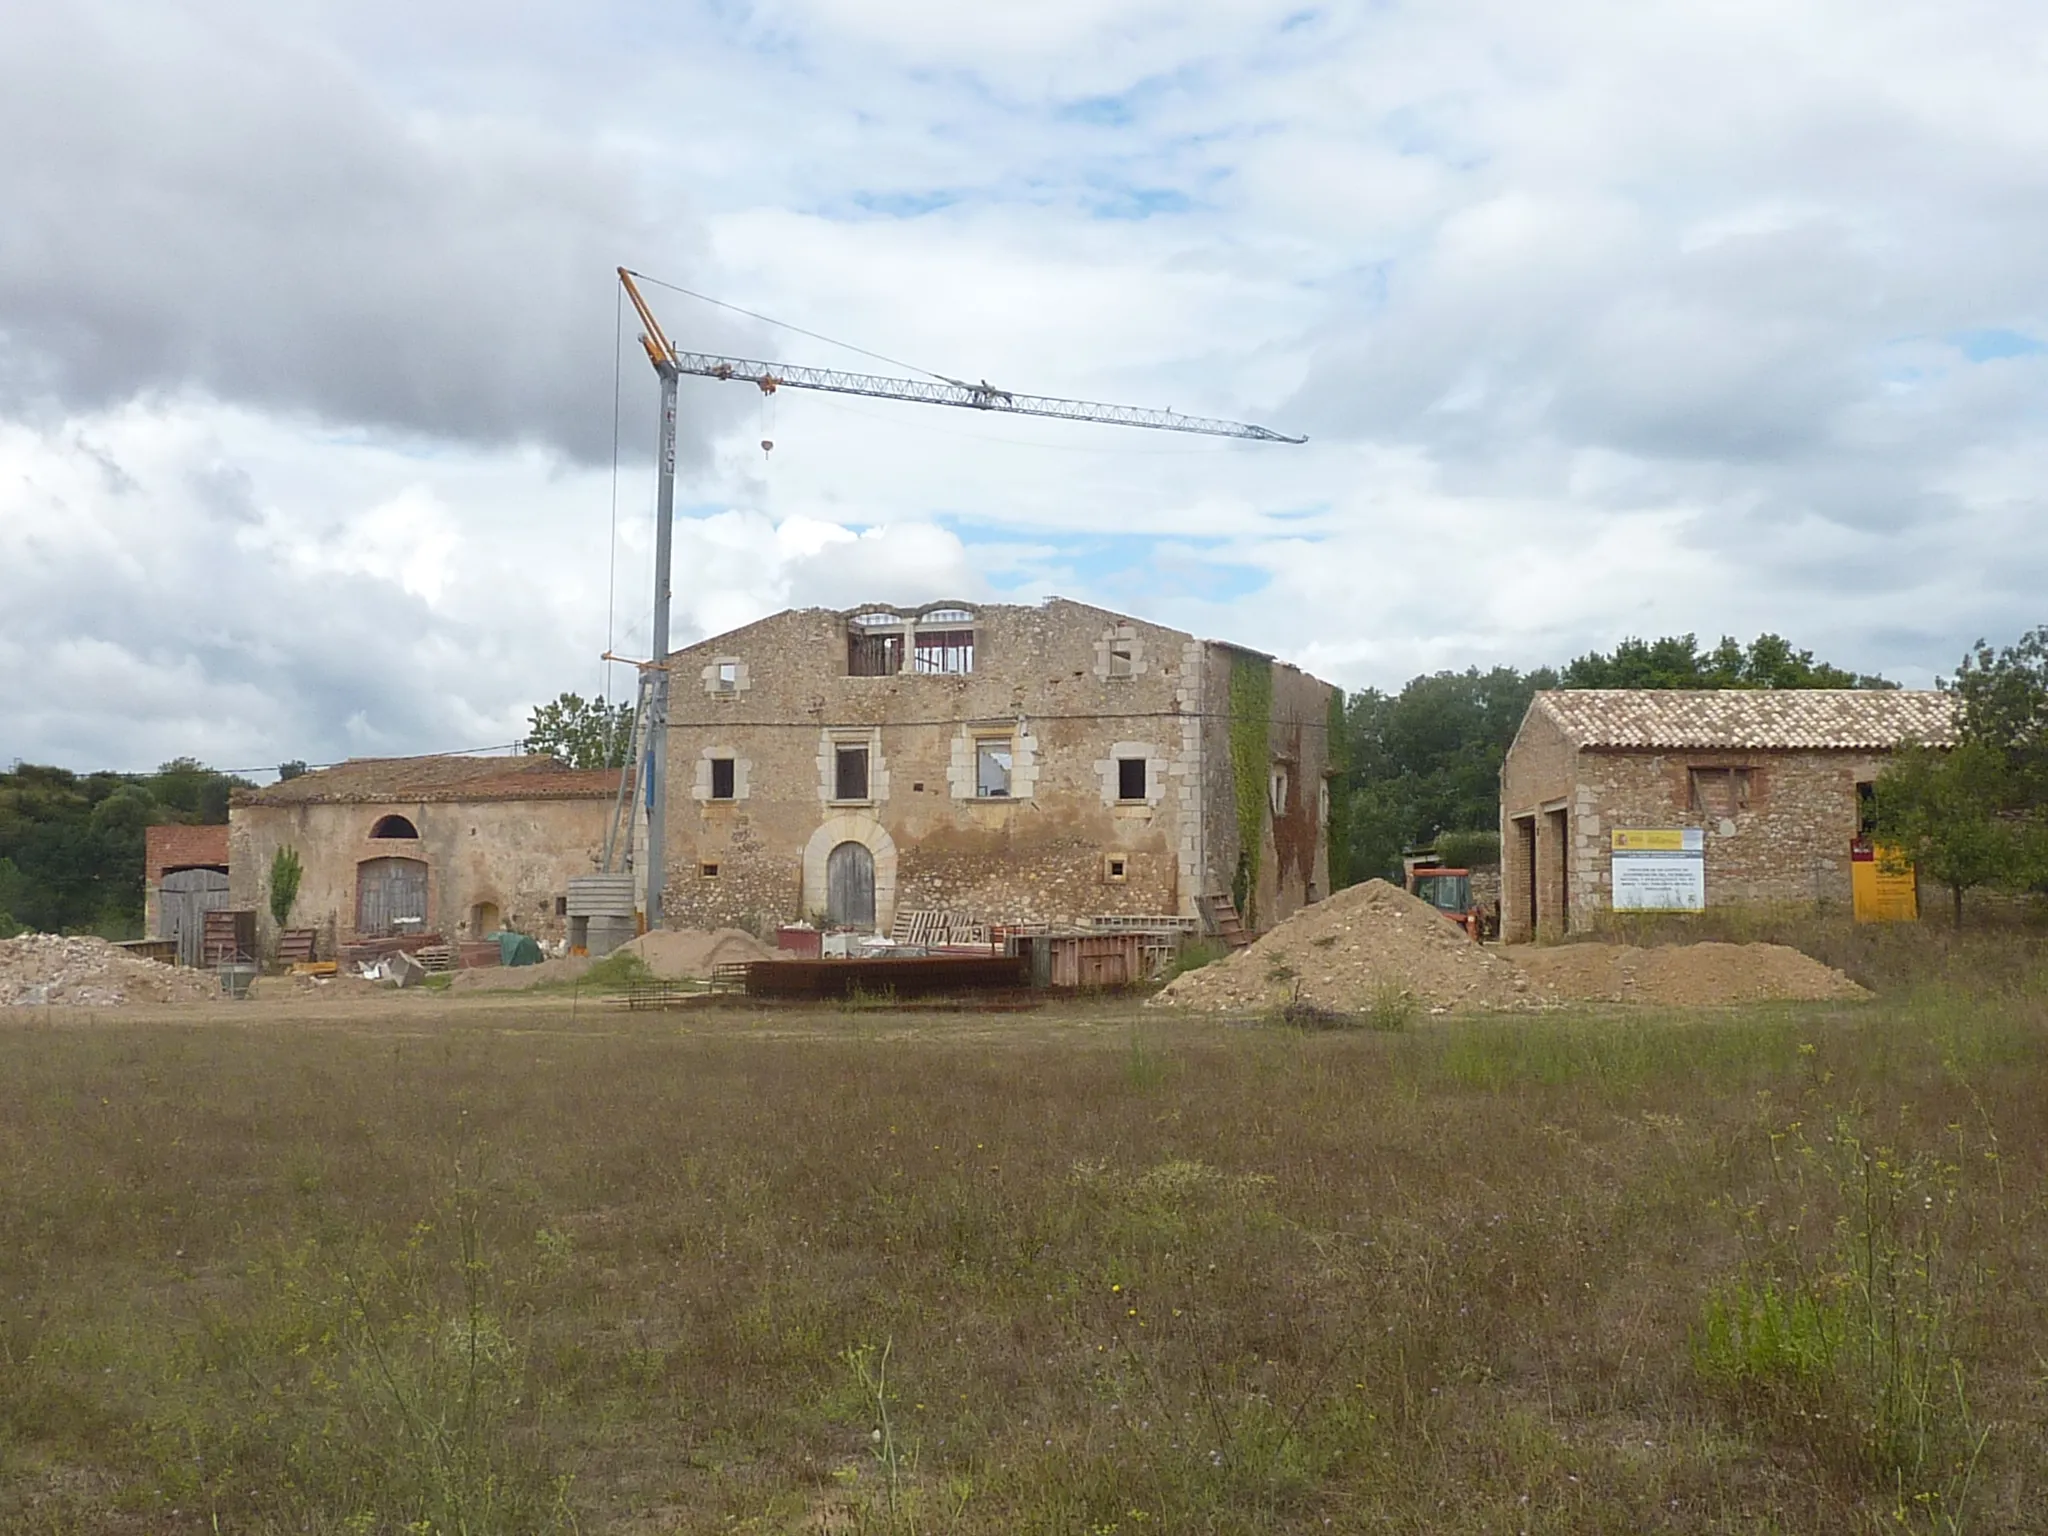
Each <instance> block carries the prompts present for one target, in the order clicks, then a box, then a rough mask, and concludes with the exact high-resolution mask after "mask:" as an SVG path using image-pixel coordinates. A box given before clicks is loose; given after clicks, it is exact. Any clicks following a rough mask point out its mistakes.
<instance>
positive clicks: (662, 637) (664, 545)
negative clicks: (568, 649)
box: [619, 267, 1308, 928]
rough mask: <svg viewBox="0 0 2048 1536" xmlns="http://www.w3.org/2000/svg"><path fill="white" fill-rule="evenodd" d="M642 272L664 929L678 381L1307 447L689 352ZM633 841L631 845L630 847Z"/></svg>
mask: <svg viewBox="0 0 2048 1536" xmlns="http://www.w3.org/2000/svg"><path fill="white" fill-rule="evenodd" d="M636 275H637V274H635V273H633V272H632V271H629V270H628V269H627V268H625V267H620V268H619V282H620V284H621V286H623V287H624V289H625V291H626V297H627V298H628V299H629V300H631V302H632V305H633V309H634V312H635V313H636V314H638V315H639V317H640V325H641V333H640V345H641V346H642V347H643V348H645V349H646V352H647V360H648V361H649V362H650V363H652V364H653V365H654V372H655V375H656V377H657V378H658V379H659V380H660V382H661V429H660V430H661V436H660V444H659V447H658V450H657V457H656V469H657V478H656V492H655V511H654V516H655V524H654V632H653V634H652V636H651V637H650V639H651V642H652V652H651V657H650V660H649V661H648V663H647V665H648V666H649V667H650V668H651V669H652V670H651V672H650V675H649V676H648V678H647V685H646V687H645V688H644V689H643V690H642V692H643V694H644V697H645V699H646V720H645V730H644V732H635V734H636V735H638V736H640V738H641V739H642V740H643V741H645V742H646V743H647V746H646V751H645V756H644V757H643V759H642V763H641V771H640V788H641V793H642V794H643V795H645V797H646V801H647V926H648V927H649V928H658V927H660V926H661V902H662V887H663V886H664V885H665V884H666V883H667V863H666V860H665V858H664V844H665V841H666V832H667V821H668V745H667V739H668V689H669V675H668V628H669V603H670V598H671V596H672V579H671V576H670V572H669V560H670V557H671V554H672V551H673V549H674V535H675V489H676V486H675V482H676V382H677V380H678V379H680V378H681V377H682V376H683V375H685V374H688V375H690V376H691V377H694V378H705V379H723V380H726V381H728V382H732V383H743V384H752V385H754V386H755V387H756V388H757V389H759V390H760V391H761V392H762V393H763V394H773V393H774V392H775V391H776V390H779V389H814V390H823V391H826V392H828V393H831V394H840V395H862V396H866V397H867V398H869V399H874V400H903V401H908V402H910V403H912V404H916V405H947V406H956V407H960V408H962V409H966V410H974V411H997V412H1001V413H1003V414H1005V415H1011V416H1042V417H1048V418H1051V419H1053V420H1056V421H1089V422H1100V423H1103V424H1105V425H1108V426H1119V427H1145V428H1149V429H1150V430H1153V431H1158V432H1192V433H1197V434H1200V435H1202V436H1206V437H1233V438H1239V439H1243V440H1246V441H1250V442H1260V443H1305V442H1307V441H1308V439H1307V438H1305V437H1289V436H1287V435H1286V434H1285V433H1281V432H1275V431H1273V430H1272V429H1271V428H1270V427H1258V426H1252V425H1250V424H1248V423H1246V422H1241V421H1223V420H1219V419H1216V418H1214V417H1208V416H1183V415H1181V414H1180V413H1179V412H1178V411H1155V410H1146V409H1144V408H1142V407H1139V406H1132V405H1104V404H1101V403H1099V402H1096V401H1092V400H1066V399H1062V398H1060V397H1059V396H1057V395H1025V394H1018V393H1016V392H1015V391H1012V390H1007V389H997V388H996V387H995V386H993V385H991V384H990V383H989V382H988V381H987V380H985V379H984V380H982V381H981V382H980V383H978V384H970V383H968V382H966V381H965V380H961V379H946V378H934V379H932V380H929V381H926V380H922V379H904V378H890V377H887V376H885V375H880V374H869V373H847V372H844V371H842V370H839V369H836V368H806V367H798V366H794V365H791V364H786V363H764V362H757V361H755V360H753V359H751V358H744V357H721V356H718V355H717V354H715V353H709V352H685V351H682V350H681V349H679V348H678V347H677V346H676V345H675V344H674V343H673V342H671V341H670V340H669V338H668V333H667V332H666V331H664V330H663V329H662V328H661V322H660V321H659V320H657V319H655V317H654V311H653V309H652V308H650V307H649V306H648V303H647V300H646V299H645V298H644V297H642V295H641V293H640V289H639V286H638V285H637V284H636V283H635V282H634V281H633V279H634V277H635V276H636ZM629 841H630V840H629Z"/></svg>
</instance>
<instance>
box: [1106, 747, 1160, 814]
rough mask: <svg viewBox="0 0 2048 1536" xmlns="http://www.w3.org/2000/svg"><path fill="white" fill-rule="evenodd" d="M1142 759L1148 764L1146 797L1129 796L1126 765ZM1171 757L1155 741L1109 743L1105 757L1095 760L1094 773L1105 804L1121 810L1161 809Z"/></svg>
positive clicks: (1146, 768)
mask: <svg viewBox="0 0 2048 1536" xmlns="http://www.w3.org/2000/svg"><path fill="white" fill-rule="evenodd" d="M1134 758H1142V759H1143V760H1144V763H1145V795H1144V798H1143V799H1138V798H1136V797H1128V798H1127V797H1126V796H1125V795H1124V793H1123V785H1122V782H1121V780H1122V772H1123V764H1124V763H1126V762H1128V761H1130V760H1132V759H1134ZM1168 761H1169V759H1168V758H1167V755H1166V753H1165V752H1164V751H1162V750H1161V749H1160V747H1159V745H1158V743H1156V742H1150V741H1118V742H1112V743H1111V744H1110V748H1109V753H1108V755H1107V756H1106V757H1101V758H1098V759H1096V762H1095V772H1096V775H1097V778H1098V780H1099V783H1100V786H1101V793H1102V803H1103V804H1104V805H1107V806H1110V807H1113V808H1115V809H1119V810H1127V811H1138V810H1142V811H1145V812H1146V813H1148V814H1149V813H1150V812H1152V811H1155V810H1157V809H1158V807H1159V804H1160V802H1161V801H1163V800H1164V799H1165V798H1166V776H1167V765H1168Z"/></svg>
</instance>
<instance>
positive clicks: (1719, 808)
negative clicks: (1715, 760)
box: [1687, 768, 1750, 820]
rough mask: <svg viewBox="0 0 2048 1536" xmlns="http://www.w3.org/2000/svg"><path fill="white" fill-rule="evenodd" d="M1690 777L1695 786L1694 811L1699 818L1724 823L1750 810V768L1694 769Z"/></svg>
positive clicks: (1693, 789)
mask: <svg viewBox="0 0 2048 1536" xmlns="http://www.w3.org/2000/svg"><path fill="white" fill-rule="evenodd" d="M1687 778H1688V779H1689V780H1690V782H1691V787H1692V811H1693V814H1694V815H1696V816H1715V817H1719V818H1721V819H1723V820H1727V819H1729V818H1732V817H1733V816H1734V815H1735V814H1736V813H1737V812H1738V811H1746V810H1748V809H1749V791H1750V773H1749V770H1748V769H1747V768H1693V769H1690V770H1688V773H1687Z"/></svg>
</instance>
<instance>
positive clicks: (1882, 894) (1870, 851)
mask: <svg viewBox="0 0 2048 1536" xmlns="http://www.w3.org/2000/svg"><path fill="white" fill-rule="evenodd" d="M1849 901H1850V905H1851V907H1852V908H1853V909H1854V911H1855V914H1856V921H1857V922H1859V923H1910V922H1915V921H1917V920H1918V919H1919V916H1920V882H1919V880H1918V879H1917V878H1916V877H1915V876H1914V873H1913V866H1912V865H1911V864H1910V863H1908V862H1907V861H1906V859H1905V858H1904V857H1903V856H1902V855H1901V854H1900V853H1899V851H1898V850H1897V849H1896V848H1883V847H1880V846H1878V845H1877V844H1876V843H1873V842H1872V841H1871V840H1870V839H1869V838H1867V837H1859V838H1857V839H1855V840H1854V841H1853V842H1851V843H1850V844H1849Z"/></svg>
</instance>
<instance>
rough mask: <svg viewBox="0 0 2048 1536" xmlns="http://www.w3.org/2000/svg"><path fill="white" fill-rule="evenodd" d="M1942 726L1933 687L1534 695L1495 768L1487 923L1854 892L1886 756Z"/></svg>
mask: <svg viewBox="0 0 2048 1536" xmlns="http://www.w3.org/2000/svg"><path fill="white" fill-rule="evenodd" d="M1954 737H1955V722H1954V716H1953V701H1952V700H1951V699H1950V697H1949V696H1948V695H1946V694H1942V693H1934V692H1911V691H1904V690H1861V689H1858V690H1848V689H1840V690H1827V689H1817V690H1806V689H1785V690H1776V691H1757V690H1739V689H1731V690H1720V691H1714V690H1695V691H1681V690H1671V691H1665V690H1652V689H1615V690H1594V689H1559V690H1552V691H1549V692H1545V693H1539V694H1537V695H1536V697H1535V699H1534V700H1533V701H1532V702H1531V703H1530V705H1529V711H1528V713H1527V715H1525V716H1524V717H1523V720H1522V725H1521V729H1520V730H1519V731H1518V732H1517V733H1516V736H1515V740H1514V745H1513V746H1512V747H1510V748H1509V750H1508V754H1507V759H1506V761H1505V762H1504V763H1503V764H1502V767H1501V822H1500V830H1501V860H1502V873H1503V879H1502V893H1501V933H1502V936H1503V937H1504V938H1506V939H1508V940H1509V941H1514V940H1519V939H1528V938H1531V937H1534V936H1537V935H1555V934H1561V933H1565V932H1570V931H1573V930H1575V929H1579V928H1582V927H1584V926H1586V925H1587V924H1588V923H1590V922H1591V921H1593V920H1594V918H1595V916H1596V915H1597V914H1599V913H1602V912H1606V911H1608V910H1610V909H1612V908H1614V907H1617V906H1619V907H1630V906H1638V907H1643V908H1645V909H1652V910H1670V909H1680V910H1690V909H1694V908H1697V907H1699V906H1702V905H1704V906H1723V905H1731V904H1752V903H1764V902H1790V903H1806V904H1824V903H1836V904H1840V905H1841V906H1843V907H1845V908H1846V907H1849V906H1851V905H1852V903H1854V904H1860V903H1861V902H1862V900H1863V895H1864V891H1865V888H1866V887H1867V886H1868V885H1869V884H1871V883H1872V882H1873V881H1874V879H1875V877H1876V875H1877V867H1876V864H1875V862H1874V860H1873V855H1872V850H1871V848H1870V846H1869V843H1868V841H1867V839H1866V838H1865V837H1864V835H1863V834H1864V833H1865V832H1866V831H1867V829H1868V801H1869V797H1870V794H1871V786H1872V784H1873V783H1874V782H1875V781H1876V778H1877V776H1878V773H1879V772H1880V770H1881V769H1882V768H1883V766H1884V764H1885V761H1886V759H1887V757H1888V756H1889V755H1890V754H1891V753H1892V752H1893V751H1894V750H1895V749H1896V748H1897V747H1898V746H1900V744H1902V743H1903V742H1906V741H1919V742H1923V743H1926V744H1928V745H1934V746H1939V745H1947V744H1949V743H1951V742H1953V740H1954ZM1859 865H1860V866H1864V867H1860V868H1859ZM1859 915H1860V914H1859Z"/></svg>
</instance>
